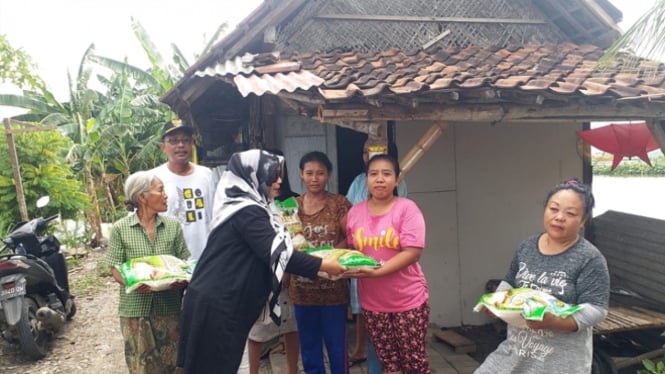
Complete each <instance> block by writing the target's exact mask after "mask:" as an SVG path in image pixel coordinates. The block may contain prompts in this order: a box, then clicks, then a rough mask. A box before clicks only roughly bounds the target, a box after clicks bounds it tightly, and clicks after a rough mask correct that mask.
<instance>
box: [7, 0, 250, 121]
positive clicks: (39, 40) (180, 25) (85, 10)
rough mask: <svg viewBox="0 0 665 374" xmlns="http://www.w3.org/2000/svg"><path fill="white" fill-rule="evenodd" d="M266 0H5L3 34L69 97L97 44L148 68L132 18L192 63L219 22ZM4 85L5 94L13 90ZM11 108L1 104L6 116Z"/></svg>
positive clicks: (164, 49) (231, 24) (232, 20)
mask: <svg viewBox="0 0 665 374" xmlns="http://www.w3.org/2000/svg"><path fill="white" fill-rule="evenodd" d="M261 3H262V1H261V0H216V1H215V0H187V1H183V0H178V1H175V0H112V1H110V0H106V1H100V0H0V35H4V36H5V37H6V38H7V39H8V40H9V42H10V44H11V45H12V46H13V47H14V48H22V49H23V51H24V52H26V53H28V54H29V55H30V56H31V57H32V60H33V62H34V63H36V64H37V65H38V70H37V72H38V74H39V75H40V76H41V77H42V79H44V81H45V82H46V84H47V86H48V88H49V89H50V90H51V91H52V92H53V93H54V94H55V96H56V98H57V99H58V100H61V101H66V99H67V93H68V88H67V87H68V83H67V72H72V74H75V73H76V71H77V69H78V66H79V65H80V63H81V58H82V57H83V53H85V51H86V49H87V48H88V46H89V45H90V44H91V43H94V44H95V49H96V51H97V54H99V55H101V56H105V57H109V58H114V59H118V60H123V59H124V58H125V57H127V59H128V62H129V63H130V64H133V65H136V66H138V67H140V68H148V67H149V66H150V63H149V62H148V60H147V58H146V57H145V53H144V52H143V50H142V48H141V45H140V44H139V42H138V40H137V39H136V37H135V36H134V33H133V31H132V28H131V18H132V17H134V18H135V19H137V20H138V21H139V22H140V23H141V24H142V25H143V27H144V28H145V29H146V31H147V33H148V35H149V36H150V38H151V39H152V41H153V43H155V45H156V46H157V48H158V50H159V51H160V53H161V54H162V56H163V57H164V58H165V59H167V60H169V61H170V56H171V47H170V44H171V43H175V44H176V45H177V46H178V48H180V50H181V51H182V52H183V54H184V55H185V57H186V58H188V61H189V63H190V64H193V63H194V62H195V59H194V55H195V54H196V53H199V52H200V51H201V50H202V49H203V47H204V46H205V45H206V44H207V41H208V40H210V37H211V36H212V35H213V34H214V32H215V30H217V27H218V26H219V25H221V24H222V23H224V22H226V23H227V24H228V26H227V28H226V32H227V33H228V32H231V31H232V30H233V29H234V28H235V26H236V25H237V24H238V23H239V22H240V21H242V20H243V19H244V18H245V17H246V16H248V15H249V14H250V13H251V12H252V10H254V9H256V8H257V7H258V6H259V5H260V4H261ZM8 90H9V88H8V86H7V85H4V86H3V85H2V84H0V93H7V91H8ZM7 110H8V108H6V107H0V118H3V117H4V116H6V112H7Z"/></svg>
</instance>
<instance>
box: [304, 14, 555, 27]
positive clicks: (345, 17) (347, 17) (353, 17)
mask: <svg viewBox="0 0 665 374" xmlns="http://www.w3.org/2000/svg"><path fill="white" fill-rule="evenodd" d="M312 18H314V19H320V20H331V21H363V22H367V21H374V22H384V21H388V22H447V23H486V24H492V23H512V24H527V25H544V24H546V23H547V21H545V20H542V19H522V18H466V17H415V16H384V15H376V16H368V15H359V14H319V15H316V16H314V17H312Z"/></svg>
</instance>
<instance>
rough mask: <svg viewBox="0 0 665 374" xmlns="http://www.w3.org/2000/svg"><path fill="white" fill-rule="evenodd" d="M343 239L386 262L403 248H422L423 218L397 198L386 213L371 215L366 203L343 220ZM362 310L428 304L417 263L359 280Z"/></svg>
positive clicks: (406, 201)
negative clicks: (344, 222) (344, 231)
mask: <svg viewBox="0 0 665 374" xmlns="http://www.w3.org/2000/svg"><path fill="white" fill-rule="evenodd" d="M346 239H347V241H348V243H349V246H350V247H351V248H354V249H357V250H359V251H361V252H362V253H364V254H366V255H368V256H371V257H373V258H375V259H376V260H378V261H383V262H386V261H388V260H389V259H391V258H392V257H393V256H395V255H397V254H398V253H399V252H400V251H401V250H402V248H404V247H416V248H425V219H424V218H423V214H422V212H421V211H420V209H419V208H418V206H417V205H416V203H414V202H413V201H411V200H409V199H406V198H402V197H398V198H397V201H395V204H394V205H393V207H392V208H391V209H390V211H389V212H387V213H385V214H382V215H378V216H377V215H373V214H371V213H370V212H369V209H368V208H367V201H363V202H361V203H358V204H356V205H354V206H353V207H352V208H351V210H349V214H348V216H347V219H346ZM358 297H359V298H360V306H361V307H362V308H363V309H366V310H369V311H373V312H403V311H406V310H410V309H414V308H416V307H419V306H421V305H422V304H423V303H424V302H426V301H427V299H428V297H429V294H428V291H427V281H426V280H425V275H424V274H423V272H422V269H421V268H420V264H418V263H417V262H416V263H413V264H411V265H409V266H407V267H406V268H404V269H402V270H399V271H397V272H395V273H392V274H389V275H387V276H384V277H379V278H362V279H358Z"/></svg>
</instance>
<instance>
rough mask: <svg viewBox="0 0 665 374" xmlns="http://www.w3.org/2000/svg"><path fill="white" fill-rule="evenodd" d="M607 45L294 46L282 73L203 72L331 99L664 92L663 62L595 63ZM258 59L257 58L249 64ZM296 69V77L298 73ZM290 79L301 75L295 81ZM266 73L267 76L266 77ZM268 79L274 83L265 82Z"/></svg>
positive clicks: (253, 87)
mask: <svg viewBox="0 0 665 374" xmlns="http://www.w3.org/2000/svg"><path fill="white" fill-rule="evenodd" d="M602 54H603V51H602V50H601V49H600V48H598V47H595V46H591V45H575V44H571V43H564V44H559V45H526V46H523V47H511V48H496V47H493V48H479V47H474V46H472V47H466V48H449V49H445V50H438V51H434V52H432V53H428V52H425V51H422V50H418V51H403V50H400V49H397V48H393V49H389V50H386V51H369V52H342V51H332V52H328V53H319V52H315V53H294V54H292V55H291V56H282V60H283V61H281V62H280V61H277V62H272V65H270V66H273V67H274V68H273V69H276V73H280V71H279V69H277V67H279V68H281V69H282V70H285V71H282V72H281V73H282V76H280V77H279V79H277V80H274V79H272V78H271V75H270V74H262V75H259V73H258V71H259V68H258V67H252V66H248V62H247V58H246V56H245V58H244V60H243V63H242V64H241V63H240V62H239V61H236V62H235V64H231V65H229V63H226V64H224V63H221V64H219V65H218V66H217V67H213V68H211V69H208V70H206V72H201V74H205V75H214V74H229V73H236V74H238V75H242V76H248V77H249V76H253V79H244V80H242V79H241V80H242V81H243V84H244V89H245V90H246V91H245V92H253V93H255V94H257V95H260V94H262V93H263V92H273V93H275V92H279V91H280V87H282V88H281V90H286V91H289V92H291V90H294V89H298V88H300V89H303V90H307V89H310V88H311V87H317V92H318V94H319V95H321V96H322V97H323V99H326V100H348V99H351V98H353V97H371V96H376V95H383V94H392V95H407V94H420V93H426V92H432V91H435V90H459V91H461V90H475V89H481V90H486V89H497V90H498V89H500V90H517V91H523V92H532V93H533V92H535V93H538V92H543V93H549V94H551V95H577V96H580V97H587V98H588V97H594V96H603V97H605V96H610V97H616V98H622V97H632V96H636V95H642V94H661V93H665V67H664V66H663V64H661V63H658V62H654V61H646V60H641V61H638V63H637V64H636V65H634V67H632V68H631V69H627V68H625V67H624V65H623V64H622V63H623V61H621V60H617V61H616V62H613V63H611V64H610V65H609V66H608V67H606V68H604V69H602V70H598V69H596V65H597V61H598V59H599V58H600V57H601V56H602ZM284 61H290V62H292V63H293V62H297V63H298V64H299V66H300V69H301V70H300V71H301V72H302V71H307V72H309V73H311V74H312V75H314V76H316V77H318V78H320V79H321V81H320V84H318V85H315V84H314V81H313V79H312V78H311V77H309V76H302V75H298V74H297V72H295V71H291V70H289V71H288V74H285V73H287V71H286V70H287V66H286V65H283V64H282V65H280V63H283V62H284ZM250 65H251V64H250ZM291 77H292V78H291ZM289 79H298V80H299V81H297V82H295V84H294V83H291V82H289ZM262 80H265V81H266V82H261V81H262ZM266 86H268V87H270V88H266Z"/></svg>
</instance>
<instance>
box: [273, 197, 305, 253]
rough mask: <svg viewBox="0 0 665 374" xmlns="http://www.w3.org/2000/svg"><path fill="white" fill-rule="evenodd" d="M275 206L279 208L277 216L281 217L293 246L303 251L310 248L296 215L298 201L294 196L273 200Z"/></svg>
mask: <svg viewBox="0 0 665 374" xmlns="http://www.w3.org/2000/svg"><path fill="white" fill-rule="evenodd" d="M275 206H277V209H279V216H280V217H281V218H282V222H283V223H284V227H286V230H287V231H288V232H289V235H290V236H291V243H292V244H293V248H294V249H295V250H297V251H303V250H305V249H307V248H310V245H309V243H308V242H307V239H305V232H304V231H303V227H302V222H301V221H300V217H299V216H298V202H297V201H296V198H295V197H289V198H288V199H286V200H283V201H279V200H275Z"/></svg>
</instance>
